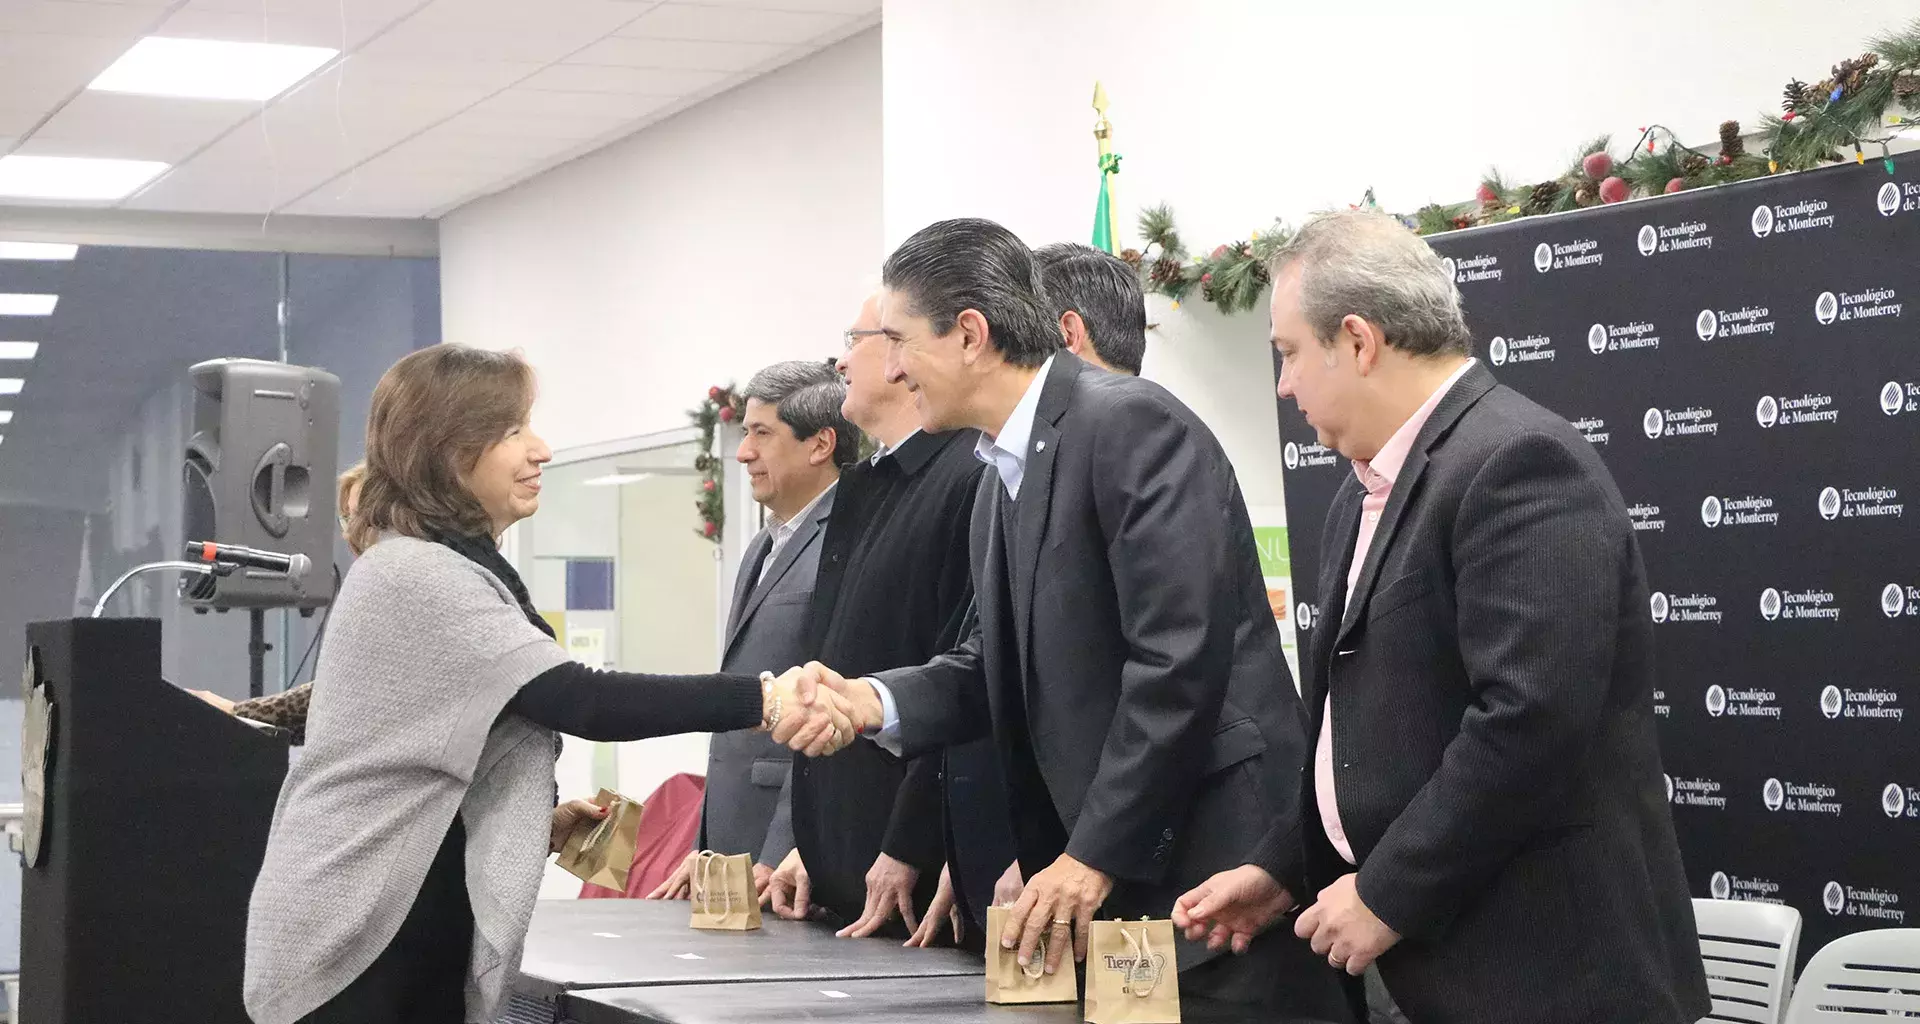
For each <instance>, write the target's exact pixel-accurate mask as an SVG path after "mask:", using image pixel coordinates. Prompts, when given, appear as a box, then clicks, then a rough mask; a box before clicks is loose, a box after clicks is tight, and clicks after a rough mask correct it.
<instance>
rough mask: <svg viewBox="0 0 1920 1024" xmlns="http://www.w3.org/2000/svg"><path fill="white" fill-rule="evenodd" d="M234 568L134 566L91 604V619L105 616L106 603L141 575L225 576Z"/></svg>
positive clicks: (167, 564) (169, 564) (165, 564)
mask: <svg viewBox="0 0 1920 1024" xmlns="http://www.w3.org/2000/svg"><path fill="white" fill-rule="evenodd" d="M234 568H235V567H234V566H231V565H228V564H226V563H225V562H216V563H213V564H211V565H209V564H207V563H205V562H148V563H147V564H145V565H136V566H134V567H133V568H131V569H128V570H127V571H126V572H124V573H121V574H120V578H119V579H117V580H114V581H113V585H112V586H110V587H108V588H107V590H106V593H104V594H101V595H100V600H98V601H95V602H94V603H93V615H92V616H91V617H92V618H96V619H97V618H99V617H100V616H102V615H104V614H106V611H107V602H108V601H111V600H113V595H114V594H116V593H118V592H119V590H120V588H121V587H122V586H125V585H126V582H127V581H128V580H130V579H133V578H134V577H135V576H139V575H141V574H142V573H149V572H160V571H162V570H166V569H172V570H174V571H176V572H190V573H193V574H195V575H198V576H226V575H229V574H231V573H232V572H233V570H234Z"/></svg>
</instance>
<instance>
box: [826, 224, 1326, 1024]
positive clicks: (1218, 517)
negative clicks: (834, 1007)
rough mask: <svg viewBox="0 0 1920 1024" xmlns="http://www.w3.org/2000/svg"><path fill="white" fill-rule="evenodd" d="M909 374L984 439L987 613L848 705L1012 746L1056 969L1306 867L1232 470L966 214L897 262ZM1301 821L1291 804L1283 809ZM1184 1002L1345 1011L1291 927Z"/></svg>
mask: <svg viewBox="0 0 1920 1024" xmlns="http://www.w3.org/2000/svg"><path fill="white" fill-rule="evenodd" d="M882 281H883V284H884V286H885V288H886V293H885V297H884V301H883V306H882V326H883V328H884V329H885V330H886V332H887V338H888V341H889V350H888V360H887V367H888V374H889V376H890V377H891V378H892V379H896V380H903V381H904V382H905V383H906V385H907V386H908V388H910V389H911V390H912V391H913V392H914V394H915V396H916V399H917V402H918V407H919V410H920V416H921V422H922V423H923V424H924V425H925V426H926V427H927V428H928V429H932V430H944V429H956V428H962V427H972V428H974V429H977V430H979V431H981V434H982V440H981V442H980V444H979V446H978V449H977V450H978V451H979V452H980V454H981V457H982V459H983V460H984V461H986V462H988V463H989V472H988V473H987V474H986V476H985V477H984V478H983V480H982V482H981V488H980V491H979V494H978V496H977V497H976V498H975V501H974V513H973V519H972V524H971V536H970V548H971V552H972V569H973V577H974V591H975V601H976V609H977V614H976V615H975V616H974V621H973V622H972V624H971V628H970V629H969V630H968V631H967V633H966V637H967V638H966V639H965V640H964V641H963V642H962V643H961V644H960V645H959V646H957V647H955V648H954V649H953V650H952V651H950V652H948V653H947V654H944V655H942V656H940V657H939V658H936V659H935V660H933V661H932V662H929V663H927V664H926V665H923V666H920V667H915V668H906V669H899V670H894V671H889V672H881V673H879V674H878V676H877V677H874V678H866V679H856V680H851V681H849V680H845V679H842V678H841V677H840V676H839V675H838V674H837V673H832V672H831V671H829V670H826V669H825V668H824V667H822V666H811V667H812V668H813V669H814V671H815V673H816V675H817V677H818V678H819V680H820V681H821V682H823V683H825V684H826V685H828V686H831V687H834V688H835V689H837V690H839V691H840V693H839V698H840V699H844V700H846V701H849V702H850V703H851V705H852V707H853V710H854V713H855V715H856V716H857V722H858V723H859V724H860V725H862V726H863V727H867V728H871V727H874V726H879V728H878V730H877V735H876V739H877V740H878V741H879V742H880V743H881V745H882V746H886V747H890V748H893V749H895V750H897V751H901V752H904V753H906V754H909V755H911V754H918V753H922V752H926V751H929V750H935V749H938V748H941V747H944V746H947V745H950V744H954V743H960V742H964V741H967V740H970V739H973V738H976V737H979V736H981V735H985V734H989V733H991V735H993V737H994V738H995V741H996V743H997V745H998V747H999V750H1000V753H1001V759H1002V763H1003V767H1004V769H1005V775H1006V779H1007V783H1008V792H1009V797H1010V799H1011V802H1012V806H1011V811H1012V821H1013V826H1014V834H1015V840H1016V845H1017V850H1018V854H1019V860H1020V863H1021V867H1022V869H1023V870H1024V872H1025V874H1026V877H1027V882H1026V885H1025V888H1024V890H1023V892H1022V894H1021V896H1020V899H1019V901H1018V902H1017V903H1016V904H1015V905H1014V907H1013V909H1012V912H1011V913H1010V915H1009V920H1010V923H1009V926H1008V928H1007V929H1006V930H1005V932H1004V933H1003V934H1001V935H990V936H988V941H999V942H1003V943H1005V942H1013V943H1014V944H1015V945H1016V946H1017V947H1018V949H1019V955H1020V957H1021V958H1023V960H1025V961H1027V962H1029V963H1030V962H1032V958H1033V954H1034V952H1035V949H1036V947H1037V946H1038V944H1039V943H1040V941H1041V939H1042V937H1043V936H1044V937H1045V938H1046V940H1047V953H1046V960H1047V969H1054V968H1055V967H1057V965H1058V962H1059V960H1060V959H1061V957H1062V955H1063V954H1064V952H1065V951H1066V949H1067V948H1068V947H1069V946H1072V947H1073V949H1074V955H1075V956H1076V957H1083V956H1084V955H1085V952H1086V934H1087V929H1088V928H1089V926H1090V924H1091V922H1092V920H1093V918H1094V915H1095V914H1096V912H1097V913H1099V914H1102V915H1107V916H1118V917H1138V916H1142V915H1150V916H1155V917H1163V916H1165V915H1166V914H1167V913H1168V911H1169V910H1170V908H1171V907H1172V904H1173V900H1174V897H1176V896H1177V895H1179V894H1180V893H1181V892H1183V891H1185V890H1186V889H1187V888H1190V887H1191V886H1192V885H1194V884H1195V883H1197V882H1199V881H1200V880H1201V879H1204V878H1206V877H1207V876H1209V875H1210V874H1212V873H1214V872H1216V871H1220V870H1222V869H1224V868H1227V867H1230V866H1232V865H1234V864H1239V863H1242V862H1245V861H1249V860H1251V861H1252V862H1254V863H1259V864H1263V865H1265V866H1266V867H1267V869H1268V870H1270V871H1271V872H1272V873H1273V874H1274V876H1275V877H1281V878H1289V877H1291V876H1292V875H1293V872H1294V870H1295V869H1296V867H1297V864H1298V861H1299V857H1300V847H1299V837H1298V832H1297V829H1298V820H1299V819H1298V815H1297V813H1296V812H1295V809H1294V807H1293V804H1294V803H1295V801H1296V800H1297V799H1298V771H1299V765H1300V764H1301V763H1302V761H1303V759H1304V757H1305V753H1306V749H1305V732H1304V727H1305V716H1304V714H1303V713H1302V709H1301V706H1300V703H1299V700H1298V698H1297V696H1296V694H1295V692H1294V688H1293V683H1292V680H1291V678H1290V677H1289V676H1288V672H1287V667H1286V661H1285V659H1284V658H1283V657H1282V654H1281V647H1280V634H1279V631H1278V629H1277V628H1276V627H1275V625H1274V620H1273V616H1272V613H1271V612H1270V611H1269V610H1268V605H1267V602H1266V591H1265V587H1264V584H1263V583H1262V580H1261V575H1260V565H1259V558H1258V555H1257V552H1256V550H1255V547H1254V542H1253V529H1252V526H1251V525H1250V523H1249V521H1248V517H1247V512H1246V508H1245V505H1244V502H1243V500H1242V498H1241V494H1240V488H1239V485H1238V483H1237V482H1236V481H1235V478H1234V473H1233V467H1232V466H1231V465H1230V464H1229V463H1228V461H1227V457H1226V453H1225V452H1224V451H1223V450H1222V449H1221V447H1220V444H1219V442H1218V441H1217V440H1216V439H1215V438H1214V436H1213V434H1212V433H1211V432H1210V431H1208V430H1207V428H1206V426H1205V425H1203V424H1202V423H1201V422H1200V421H1199V419H1198V418H1197V417H1195V416H1194V415H1193V413H1192V412H1191V411H1190V410H1188V409H1187V408H1186V406H1184V405H1182V404H1181V403H1180V402H1179V400H1178V399H1176V398H1174V397H1173V396H1172V395H1171V394H1169V393H1168V392H1167V391H1166V390H1165V389H1163V388H1161V387H1159V386H1158V385H1156V384H1153V383H1151V382H1149V381H1145V380H1141V379H1139V378H1136V377H1130V376H1122V375H1118V374H1108V373H1101V372H1098V371H1095V370H1091V369H1089V368H1088V367H1087V366H1086V365H1085V364H1083V363H1082V362H1081V361H1080V360H1079V359H1078V358H1076V357H1074V356H1073V355H1072V354H1071V353H1068V352H1065V351H1063V350H1062V349H1061V337H1060V332H1059V329H1058V327H1057V326H1056V324H1055V322H1054V320H1053V317H1052V315H1051V311H1050V309H1049V307H1048V305H1047V301H1046V299H1045V297H1044V296H1043V295H1042V293H1041V289H1040V286H1039V283H1038V281H1037V272H1036V270H1035V267H1034V261H1033V257H1032V255H1031V253H1029V252H1028V250H1027V247H1026V246H1025V245H1023V244H1022V243H1021V242H1020V240H1019V239H1018V238H1016V237H1014V236H1013V234H1012V233H1010V232H1008V231H1007V230H1006V229H1005V228H1002V227H1000V226H999V225H997V224H993V223H991V222H988V221H982V220H957V221H945V222H942V223H938V224H935V225H933V226H931V227H929V228H926V229H924V230H922V231H920V232H919V233H917V234H915V235H914V236H913V237H912V238H910V239H908V240H907V241H906V242H905V243H904V244H902V245H901V247H900V248H899V249H898V250H897V251H895V252H894V254H893V255H892V257H890V258H889V259H888V261H887V263H886V266H885V268H884V269H883V271H882ZM1273 808H1279V813H1277V814H1276V813H1273ZM1178 963H1179V965H1180V968H1181V971H1182V973H1181V981H1180V986H1181V991H1182V992H1183V993H1193V994H1196V995H1207V996H1213V997H1216V998H1221V999H1226V1000H1232V1001H1237V1002H1243V1003H1262V1002H1267V1001H1269V1000H1271V999H1273V998H1275V997H1276V993H1275V989H1276V987H1278V988H1280V989H1281V991H1280V992H1279V993H1278V996H1279V997H1281V998H1284V999H1285V1000H1286V1002H1285V1003H1284V1004H1283V1005H1285V1007H1286V1008H1287V1009H1288V1010H1291V1011H1293V1012H1295V1013H1296V1014H1298V1015H1304V1016H1314V1017H1322V1018H1324V1017H1326V1016H1327V1015H1328V1014H1329V1013H1338V1012H1340V1011H1341V1010H1343V1009H1344V1003H1343V1002H1342V1000H1341V998H1340V995H1339V993H1338V991H1337V986H1336V985H1335V984H1334V983H1333V978H1332V975H1331V974H1330V973H1329V972H1327V971H1326V970H1325V968H1324V967H1323V966H1321V965H1320V964H1319V962H1318V961H1317V959H1315V958H1313V957H1312V955H1311V953H1310V951H1308V950H1307V949H1306V948H1305V946H1304V944H1303V943H1301V942H1299V941H1298V940H1296V939H1294V938H1293V937H1292V936H1288V935H1284V934H1279V935H1271V936H1268V937H1266V938H1264V939H1262V940H1260V941H1257V942H1255V943H1254V944H1253V952H1252V953H1251V954H1250V957H1249V958H1248V959H1236V958H1232V957H1224V958H1223V957H1215V956H1213V955H1211V954H1210V952H1209V951H1208V950H1207V949H1206V948H1205V946H1204V945H1193V944H1187V943H1183V945H1182V947H1181V948H1180V949H1179V951H1178Z"/></svg>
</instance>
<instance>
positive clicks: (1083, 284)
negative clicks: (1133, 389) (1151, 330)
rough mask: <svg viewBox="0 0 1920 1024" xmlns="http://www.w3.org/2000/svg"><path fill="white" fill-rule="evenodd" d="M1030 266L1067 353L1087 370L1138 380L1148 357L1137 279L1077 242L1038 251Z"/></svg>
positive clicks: (1117, 261)
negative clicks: (1044, 294) (1131, 377)
mask: <svg viewBox="0 0 1920 1024" xmlns="http://www.w3.org/2000/svg"><path fill="white" fill-rule="evenodd" d="M1033 262H1034V266H1035V267H1036V268H1037V269H1038V270H1039V271H1040V286H1041V287H1042V288H1043V289H1044V290H1045V291H1046V293H1047V301H1048V302H1049V303H1051V304H1052V306H1053V315H1054V318H1055V319H1056V320H1059V321H1060V336H1061V337H1062V338H1063V339H1064V340H1065V341H1066V347H1067V351H1069V352H1072V353H1073V354H1074V355H1076V356H1079V357H1080V358H1081V360H1082V361H1084V362H1086V363H1087V365H1089V366H1095V367H1098V368H1100V369H1102V370H1106V371H1108V372H1111V373H1125V374H1131V375H1133V376H1135V377H1138V376H1140V364H1141V362H1142V361H1143V360H1145V358H1146V355H1147V300H1146V296H1145V295H1143V294H1142V293H1141V291H1140V275H1139V274H1137V273H1135V272H1134V269H1133V268H1132V267H1130V266H1128V265H1127V262H1126V261H1125V260H1123V259H1120V258H1119V257H1117V256H1115V255H1113V254H1112V253H1105V252H1101V251H1100V250H1098V249H1095V248H1093V247H1092V246H1090V245H1080V244H1078V243H1075V242H1056V243H1054V244H1053V245H1049V246H1044V247H1042V248H1040V249H1036V250H1034V253H1033Z"/></svg>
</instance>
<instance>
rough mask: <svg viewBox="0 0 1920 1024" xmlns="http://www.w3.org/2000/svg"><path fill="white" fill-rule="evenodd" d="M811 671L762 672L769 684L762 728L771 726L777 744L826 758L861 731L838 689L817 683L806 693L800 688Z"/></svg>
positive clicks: (794, 669)
mask: <svg viewBox="0 0 1920 1024" xmlns="http://www.w3.org/2000/svg"><path fill="white" fill-rule="evenodd" d="M810 672H811V669H810V668H809V669H802V668H790V669H788V670H787V671H786V672H785V674H783V675H781V676H780V677H779V678H777V679H776V678H774V676H773V673H771V672H763V673H761V674H760V680H761V682H762V683H764V684H766V699H765V705H764V710H763V711H762V719H761V721H762V727H763V728H769V727H770V728H769V731H770V732H771V733H772V735H773V741H774V742H775V743H778V744H781V745H782V746H785V747H787V748H788V749H790V750H793V751H796V752H798V753H802V754H805V755H807V756H808V757H825V756H827V755H829V754H833V753H836V752H838V751H839V750H841V749H842V748H844V747H845V746H846V745H847V744H849V743H852V742H853V741H854V740H855V739H857V738H858V737H859V735H860V733H859V728H858V727H857V726H856V725H854V724H853V722H852V720H851V719H850V718H849V717H848V707H847V701H846V699H845V698H844V697H842V696H840V694H839V693H838V692H837V691H835V690H833V689H830V688H827V687H822V686H819V685H817V684H810V685H808V686H807V687H806V689H805V691H804V693H803V692H802V691H801V690H800V689H799V684H800V683H801V682H802V681H803V680H806V679H808V678H809V673H810ZM776 712H777V720H776Z"/></svg>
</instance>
